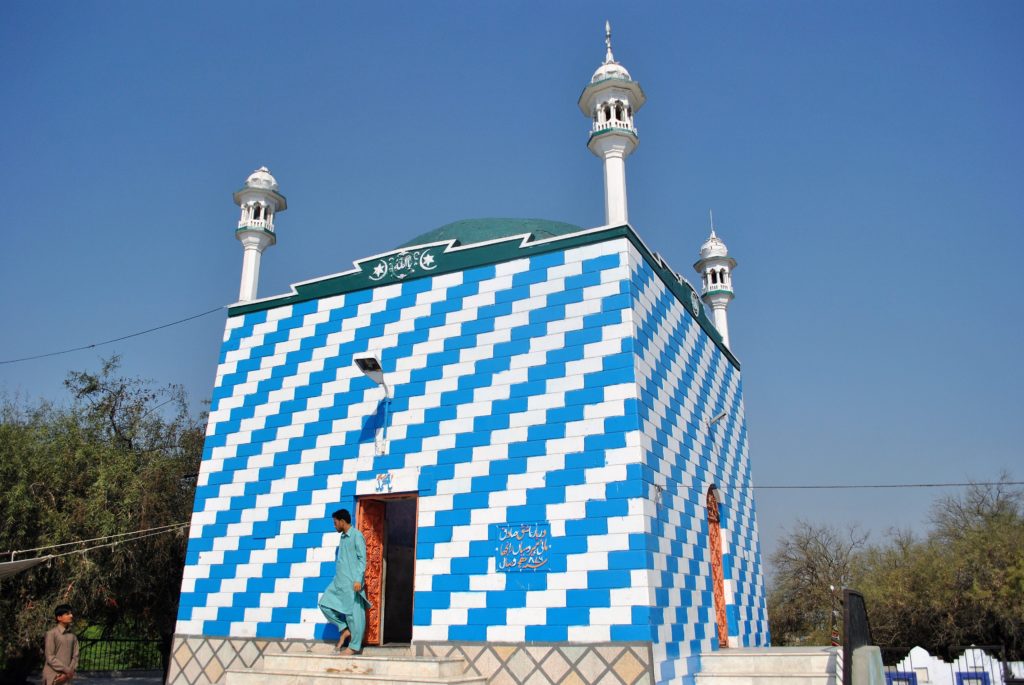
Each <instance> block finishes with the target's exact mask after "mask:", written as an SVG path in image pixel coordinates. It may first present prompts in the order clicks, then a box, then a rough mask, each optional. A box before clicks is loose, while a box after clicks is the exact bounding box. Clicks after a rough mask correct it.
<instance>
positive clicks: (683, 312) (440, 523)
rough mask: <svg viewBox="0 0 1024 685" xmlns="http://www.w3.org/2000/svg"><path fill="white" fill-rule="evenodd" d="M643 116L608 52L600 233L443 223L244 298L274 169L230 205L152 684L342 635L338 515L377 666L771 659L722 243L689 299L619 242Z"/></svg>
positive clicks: (683, 287)
mask: <svg viewBox="0 0 1024 685" xmlns="http://www.w3.org/2000/svg"><path fill="white" fill-rule="evenodd" d="M645 100H646V96H645V94H644V92H643V90H642V89H641V88H640V85H639V84H638V83H637V82H636V81H634V80H633V79H632V77H631V76H630V74H629V72H628V71H627V70H626V69H625V68H624V67H623V66H622V65H621V64H619V63H618V62H617V61H616V60H615V58H614V57H613V55H612V50H611V41H610V32H609V36H608V39H607V53H606V58H605V61H604V63H602V64H601V65H600V67H599V68H598V69H597V71H596V72H595V73H594V75H593V77H592V78H591V80H590V81H589V83H588V84H587V85H586V88H585V89H584V90H583V92H582V95H581V96H580V99H579V106H580V109H581V110H582V112H583V113H584V115H585V116H586V117H587V118H588V119H590V120H591V130H590V134H589V135H590V137H589V143H588V147H589V148H590V150H591V151H592V152H593V153H594V154H595V155H596V156H598V157H599V158H601V159H602V160H603V164H604V169H605V189H604V190H605V209H606V221H605V224H604V225H601V226H595V227H589V228H588V227H581V226H575V225H570V224H566V223H558V222H551V221H543V220H537V219H474V220H467V221H459V222H456V223H452V224H449V225H447V226H443V227H441V228H438V229H435V230H432V231H428V232H426V233H423V234H421V235H419V236H418V237H415V238H413V239H411V240H409V241H408V242H407V243H405V244H404V245H401V246H397V247H396V248H395V249H392V250H388V251H386V252H384V253H381V254H377V255H373V256H368V257H366V258H365V259H361V260H359V261H357V262H355V264H354V267H353V268H351V269H349V270H347V271H344V272H341V273H337V274H334V275H331V276H326V277H323V278H316V279H313V280H308V281H304V282H302V283H298V284H296V285H294V286H293V287H292V290H291V292H289V293H286V294H282V295H277V296H272V297H264V298H259V297H258V296H257V283H258V276H259V265H260V259H261V257H262V254H263V252H264V251H265V250H266V248H268V247H270V246H272V245H273V244H274V243H275V242H276V240H277V234H276V229H275V221H276V219H277V214H278V213H280V212H283V211H285V210H286V209H287V201H286V199H285V197H284V195H282V194H281V192H280V188H279V186H278V182H277V180H276V179H275V178H274V177H273V176H272V175H271V174H270V172H269V171H268V170H267V169H266V168H261V169H259V170H257V171H255V172H253V174H252V175H250V176H249V178H248V179H247V180H246V182H245V185H244V187H243V188H242V189H241V190H239V191H238V192H237V193H235V196H234V198H235V201H236V203H238V205H239V206H240V208H241V218H240V221H239V224H238V228H237V230H236V237H238V239H239V240H240V241H241V242H242V244H243V247H244V257H243V270H242V284H241V288H240V296H239V301H238V302H237V303H236V304H234V305H233V306H231V307H230V309H229V315H228V320H227V325H226V328H225V331H224V338H223V343H222V346H221V351H220V360H219V366H218V368H217V375H216V380H215V383H214V389H213V396H212V405H211V410H210V416H209V425H208V428H207V437H206V444H205V449H204V453H203V460H202V465H201V471H200V475H199V480H198V485H197V489H196V495H195V506H194V513H193V516H192V522H191V529H190V536H189V545H188V553H187V560H186V568H185V572H184V578H183V580H182V587H181V600H180V606H179V615H178V623H177V629H176V635H175V640H174V646H173V649H172V664H171V670H170V674H169V677H168V683H171V684H172V685H200V684H205V683H216V682H222V680H223V674H224V671H225V669H227V668H232V667H235V666H237V665H239V664H240V665H243V666H248V665H250V664H252V663H253V662H254V661H256V660H257V659H258V658H259V657H260V656H261V655H262V654H263V653H264V652H265V651H266V650H268V649H270V648H273V649H282V650H295V649H312V648H313V647H314V646H316V645H317V644H320V643H325V642H333V641H334V640H335V639H336V638H337V631H336V629H335V628H334V627H333V626H331V625H330V624H329V623H328V622H327V621H326V619H325V618H324V616H323V615H322V614H321V613H320V610H319V609H318V608H317V603H318V599H319V596H320V594H321V593H322V592H323V591H324V590H325V589H326V587H327V586H328V584H329V583H330V581H331V579H332V577H333V574H334V554H335V550H336V549H337V543H338V533H336V532H335V530H334V527H333V525H332V522H331V513H332V512H333V511H335V510H336V509H339V508H346V509H348V510H350V511H351V512H352V514H353V522H354V525H355V526H356V527H357V528H359V529H360V530H361V531H363V533H364V535H365V537H366V540H367V548H368V551H367V556H368V560H369V563H368V567H367V576H366V585H367V590H368V594H369V597H370V600H371V602H372V603H373V607H374V608H373V609H372V610H371V611H370V612H369V616H368V629H367V640H366V643H367V644H369V645H387V644H400V645H410V646H411V649H412V650H413V651H414V653H415V654H420V655H438V656H445V655H449V654H458V655H459V656H462V657H464V658H465V659H466V662H467V664H468V667H469V671H468V672H469V673H474V674H479V675H483V676H486V677H487V678H489V682H495V683H498V682H501V683H506V682H509V683H517V684H518V683H526V682H528V681H529V682H538V680H537V678H539V677H540V676H543V677H544V678H547V680H539V682H551V683H561V682H581V683H597V682H602V683H605V682H620V683H627V684H628V685H633V684H634V683H676V682H688V683H692V682H693V674H695V673H696V672H697V671H698V670H699V659H700V656H699V655H700V654H701V653H702V652H704V653H706V652H710V651H713V650H717V649H727V648H730V647H739V646H765V645H767V644H768V642H769V635H768V623H767V617H766V613H765V589H764V575H763V570H762V569H763V567H762V560H761V551H760V545H759V542H758V534H757V524H756V520H755V508H754V500H753V490H752V487H751V485H752V484H751V474H750V459H749V455H748V446H747V429H746V419H745V416H744V405H743V386H742V382H741V376H740V363H739V361H738V359H737V357H736V356H735V355H734V354H733V352H732V350H731V347H730V343H729V334H728V325H727V319H726V312H727V308H728V305H729V302H730V301H731V300H732V298H733V289H732V270H733V269H734V267H735V266H736V262H735V260H733V258H732V257H731V256H730V255H729V253H728V250H727V249H726V246H725V244H724V243H723V242H722V241H721V240H720V239H719V238H718V236H717V235H716V234H715V231H714V228H713V227H712V232H711V236H710V237H709V238H708V239H707V240H706V241H705V242H704V243H703V245H702V246H700V248H699V253H698V251H697V250H695V253H696V254H697V257H698V259H697V261H696V264H695V267H696V270H697V273H698V275H699V277H700V279H701V284H700V286H699V290H697V289H695V288H694V287H692V286H691V285H690V283H689V282H688V281H687V279H686V278H685V277H684V276H683V275H682V274H681V273H679V272H677V271H676V270H674V269H673V268H672V267H671V266H669V265H668V264H666V263H665V261H664V260H663V259H662V258H661V257H660V256H659V254H658V253H657V252H655V251H654V247H655V246H649V245H647V244H646V243H645V242H644V240H643V238H642V234H641V233H640V232H639V230H638V229H637V228H635V227H633V226H632V225H631V224H630V223H629V219H628V211H627V203H626V181H625V158H626V157H627V156H629V154H630V153H632V152H633V150H634V149H635V147H636V145H637V144H638V137H637V133H636V128H635V126H634V117H635V115H636V113H637V111H638V110H639V109H640V108H641V107H642V106H643V105H644V102H645ZM538 674H539V675H538ZM570 676H571V678H570Z"/></svg>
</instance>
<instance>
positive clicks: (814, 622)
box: [768, 474, 1024, 659]
mask: <svg viewBox="0 0 1024 685" xmlns="http://www.w3.org/2000/svg"><path fill="white" fill-rule="evenodd" d="M1009 480H1010V479H1009V476H1007V475H1006V474H1004V475H1003V476H1002V478H1001V479H1000V483H999V484H997V485H994V486H980V485H974V486H971V487H969V488H968V489H967V490H966V491H964V492H963V493H962V494H960V495H955V496H947V497H942V498H940V499H938V500H937V501H936V502H935V504H934V505H933V508H932V516H931V524H932V525H931V528H930V530H928V531H927V533H926V534H925V535H924V536H923V537H920V538H918V537H915V536H914V535H911V534H910V533H907V532H900V531H891V532H890V535H889V538H888V539H887V540H886V541H885V542H884V543H881V544H874V545H870V546H868V545H865V544H864V542H865V539H864V537H862V536H857V535H855V534H853V533H852V532H851V533H850V534H849V535H840V534H839V533H838V532H837V531H836V530H835V529H833V528H830V527H827V526H817V527H816V526H811V525H809V524H806V523H800V524H798V526H797V528H796V529H795V530H794V531H793V532H791V533H789V534H788V535H787V536H786V537H785V538H784V540H783V542H782V545H781V546H780V548H779V551H778V552H776V553H775V554H773V555H772V558H771V563H772V565H773V570H774V576H773V584H772V589H771V592H770V593H769V597H768V616H769V620H770V625H771V631H772V636H773V638H774V640H775V642H776V643H777V644H827V637H828V633H827V615H828V610H829V608H830V598H829V596H828V586H829V584H835V585H836V586H837V587H838V586H840V585H844V586H847V587H853V588H855V589H858V590H860V591H861V592H863V594H864V597H865V600H866V603H867V609H868V616H869V619H870V622H871V629H872V635H873V637H874V640H875V642H876V643H877V644H879V645H882V646H886V647H896V648H910V647H913V646H915V645H920V646H921V647H924V648H925V649H927V650H929V651H930V652H932V653H933V654H941V653H947V652H948V651H949V650H950V648H952V647H955V646H958V645H969V644H979V645H1003V646H1005V647H1006V649H1007V656H1008V658H1011V659H1021V658H1022V657H1024V551H1022V550H1024V498H1022V495H1021V491H1020V489H1019V488H1013V487H1011V486H1010V485H1009V484H1008V481H1009Z"/></svg>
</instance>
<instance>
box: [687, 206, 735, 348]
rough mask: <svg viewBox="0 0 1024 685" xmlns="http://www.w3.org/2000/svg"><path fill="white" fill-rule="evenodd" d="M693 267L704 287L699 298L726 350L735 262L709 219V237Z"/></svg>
mask: <svg viewBox="0 0 1024 685" xmlns="http://www.w3.org/2000/svg"><path fill="white" fill-rule="evenodd" d="M693 268H694V269H696V270H697V273H699V274H700V277H701V281H702V282H703V284H704V287H703V289H702V291H701V299H702V300H703V301H704V304H705V305H707V306H708V307H710V308H711V312H712V317H713V320H714V323H715V328H717V329H718V332H719V333H720V334H721V336H722V342H723V343H725V346H726V347H729V320H728V316H727V314H728V309H729V303H730V302H732V299H733V292H732V270H733V269H735V268H736V260H735V259H733V258H732V257H730V256H729V249H728V248H727V247H726V246H725V243H723V242H722V239H721V238H719V237H718V235H717V234H716V233H715V223H714V218H712V220H711V235H710V236H709V237H708V239H707V240H706V241H704V244H703V245H701V246H700V259H699V260H698V261H697V263H696V264H694V265H693Z"/></svg>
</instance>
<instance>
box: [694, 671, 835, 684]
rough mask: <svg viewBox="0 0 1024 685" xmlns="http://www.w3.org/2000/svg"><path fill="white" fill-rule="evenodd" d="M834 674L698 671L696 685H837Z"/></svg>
mask: <svg viewBox="0 0 1024 685" xmlns="http://www.w3.org/2000/svg"><path fill="white" fill-rule="evenodd" d="M839 682H840V679H839V678H837V677H836V676H834V675H827V676H826V675H779V674H773V675H766V674H763V673H761V674H742V673H719V674H705V673H700V674H698V675H697V677H696V683H697V685H839Z"/></svg>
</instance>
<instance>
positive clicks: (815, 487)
mask: <svg viewBox="0 0 1024 685" xmlns="http://www.w3.org/2000/svg"><path fill="white" fill-rule="evenodd" d="M971 485H986V486H989V485H1024V480H997V481H989V482H977V481H975V482H973V483H873V484H866V485H840V484H836V485H751V486H750V487H751V488H753V489H754V490H858V489H862V490H871V489H878V488H962V487H968V486H971Z"/></svg>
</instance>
